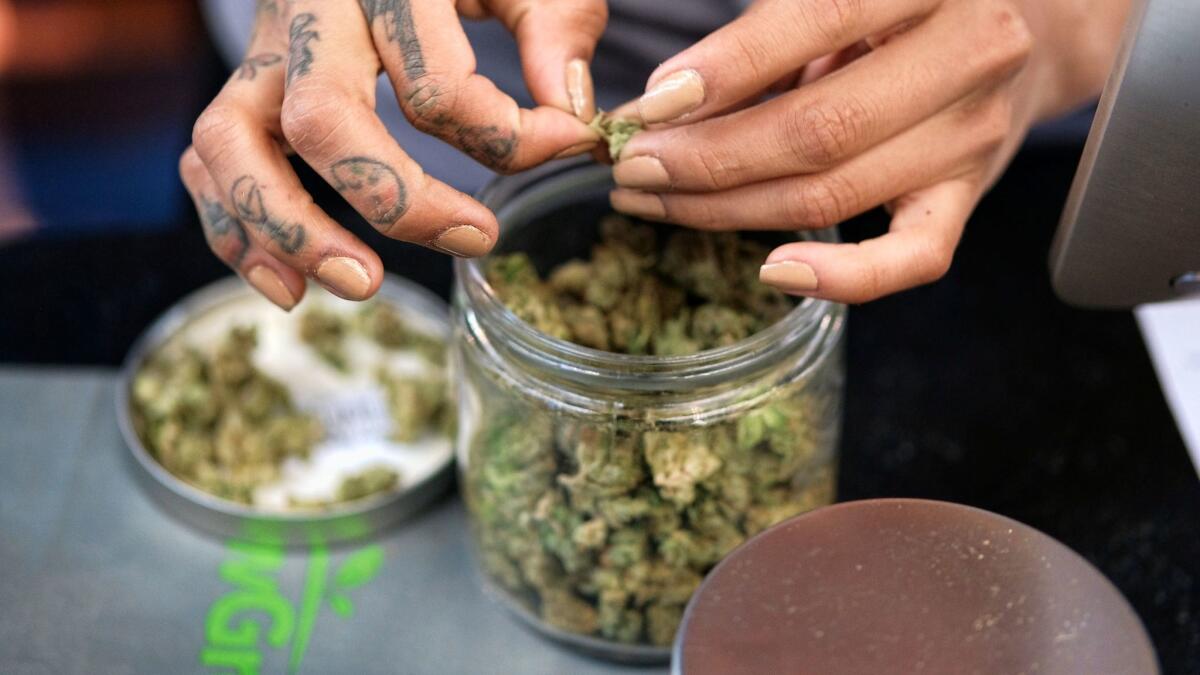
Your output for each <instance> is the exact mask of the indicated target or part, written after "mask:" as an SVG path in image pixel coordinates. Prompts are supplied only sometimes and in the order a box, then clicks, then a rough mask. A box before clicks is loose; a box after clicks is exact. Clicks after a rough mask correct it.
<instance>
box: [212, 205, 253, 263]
mask: <svg viewBox="0 0 1200 675" xmlns="http://www.w3.org/2000/svg"><path fill="white" fill-rule="evenodd" d="M200 226H201V227H203V228H204V231H205V232H206V233H207V235H208V240H209V242H210V243H212V245H213V246H217V245H218V244H219V242H220V241H221V240H222V239H224V238H225V237H227V236H230V235H232V236H233V237H234V238H236V239H237V243H236V245H235V246H236V248H234V249H233V252H232V253H230V260H229V262H230V264H232V265H233V266H234V267H238V266H240V265H241V264H242V259H244V258H245V257H246V250H247V249H249V248H250V239H249V237H247V236H246V228H244V227H242V224H241V223H239V222H238V219H237V218H235V217H234V216H233V214H232V213H230V212H228V211H226V210H225V207H224V206H221V203H220V202H217V201H213V200H211V199H208V198H207V197H200Z"/></svg>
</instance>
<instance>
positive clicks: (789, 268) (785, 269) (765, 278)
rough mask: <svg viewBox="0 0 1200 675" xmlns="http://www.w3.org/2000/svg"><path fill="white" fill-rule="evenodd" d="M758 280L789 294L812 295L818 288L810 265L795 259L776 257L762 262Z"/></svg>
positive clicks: (814, 272)
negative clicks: (773, 259)
mask: <svg viewBox="0 0 1200 675" xmlns="http://www.w3.org/2000/svg"><path fill="white" fill-rule="evenodd" d="M758 280H759V281H761V282H762V283H764V284H767V285H768V286H772V287H774V288H777V289H779V290H781V291H783V292H784V293H787V294H789V295H812V294H813V293H815V292H816V291H817V290H818V289H819V288H820V282H819V280H818V278H817V273H816V270H814V269H813V267H812V265H809V264H808V263H806V262H804V261H802V260H795V259H786V258H784V259H777V260H775V261H771V260H770V257H768V259H767V262H765V263H763V265H762V267H760V268H759V270H758Z"/></svg>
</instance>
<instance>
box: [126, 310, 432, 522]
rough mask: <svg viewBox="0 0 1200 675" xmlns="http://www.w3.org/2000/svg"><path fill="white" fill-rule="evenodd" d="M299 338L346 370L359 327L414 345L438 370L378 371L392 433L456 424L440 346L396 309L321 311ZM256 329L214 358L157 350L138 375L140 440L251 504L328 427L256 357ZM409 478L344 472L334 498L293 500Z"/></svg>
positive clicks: (193, 480) (215, 490)
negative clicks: (348, 342) (347, 346)
mask: <svg viewBox="0 0 1200 675" xmlns="http://www.w3.org/2000/svg"><path fill="white" fill-rule="evenodd" d="M299 331H300V338H301V340H303V341H304V342H305V343H306V344H308V345H309V346H310V347H311V348H312V349H313V350H314V351H316V353H317V354H318V355H319V356H320V357H321V358H322V359H324V360H325V361H326V362H328V363H329V364H330V365H331V366H333V367H335V368H337V369H339V370H345V368H346V358H345V355H344V353H343V349H344V347H343V344H342V342H343V340H344V339H345V337H346V335H347V334H349V333H350V332H351V331H358V332H359V333H361V334H362V335H364V336H366V337H368V338H369V339H371V340H373V341H374V342H376V343H377V344H379V345H380V346H381V347H384V348H385V349H389V350H413V351H416V352H417V353H419V354H421V355H422V356H424V357H425V358H426V359H428V360H429V361H430V362H431V363H432V364H433V365H434V366H436V368H433V369H431V370H432V372H433V373H434V374H432V375H426V376H421V377H418V376H408V375H400V374H396V373H392V372H389V371H388V370H387V369H386V368H385V367H382V366H381V367H380V368H379V370H378V371H377V372H376V378H377V380H378V382H379V383H380V385H381V386H382V387H383V389H384V391H385V392H386V395H387V403H388V409H389V412H390V414H391V417H392V422H393V429H394V431H393V437H394V438H395V439H396V440H399V441H408V440H413V439H414V438H416V437H417V436H419V435H421V434H423V433H425V432H426V431H429V430H430V429H431V428H432V429H433V430H436V431H443V432H444V431H445V430H447V429H448V428H449V426H450V425H451V424H452V423H453V405H452V403H451V402H450V401H449V400H448V396H447V387H446V382H445V374H444V362H445V348H444V346H443V345H442V343H441V342H440V341H439V340H437V339H435V338H432V337H430V336H428V335H426V334H424V333H422V332H419V331H417V330H414V329H413V328H411V327H410V326H409V325H408V324H407V323H406V322H405V321H404V320H403V318H402V317H401V316H400V315H399V313H398V312H397V311H396V310H395V309H394V308H392V307H391V306H389V305H386V304H384V303H382V302H374V303H372V304H370V305H368V306H366V307H365V308H363V309H362V310H361V311H360V312H359V313H358V314H356V315H354V316H352V317H351V316H345V315H341V314H337V313H333V312H329V311H325V310H322V309H320V308H314V309H312V310H309V311H308V312H307V313H306V314H304V315H303V316H302V317H301V320H300V328H299ZM256 343H257V338H256V330H255V328H253V327H252V326H237V327H234V328H233V329H231V330H230V332H229V333H228V335H226V337H225V338H224V340H223V341H222V342H221V343H220V344H219V345H218V346H217V348H216V350H215V352H214V353H213V354H212V356H211V357H210V356H208V355H206V354H204V353H202V352H201V351H200V350H198V349H195V348H192V347H188V346H183V345H173V346H172V347H170V348H167V349H163V350H161V351H160V352H158V353H156V354H155V355H154V356H153V357H152V358H151V359H150V360H149V361H148V362H147V363H146V365H145V366H143V368H142V369H141V370H140V371H139V372H138V373H137V375H136V376H135V377H134V381H133V386H132V397H133V407H134V419H135V424H136V426H137V428H138V433H139V436H140V437H141V438H142V439H143V441H144V442H145V444H146V446H147V448H148V449H149V451H150V453H151V454H152V455H153V456H154V457H155V458H156V459H157V460H158V461H159V463H160V464H162V466H163V467H164V468H166V469H167V471H169V472H171V473H172V474H173V475H175V476H176V477H178V478H180V479H182V480H184V481H186V482H187V483H190V484H191V485H194V486H195V487H197V488H199V489H201V490H203V491H205V492H208V493H209V494H212V495H215V496H217V497H222V498H224V499H229V500H232V501H235V502H240V503H244V504H251V503H253V501H254V491H255V489H256V488H258V487H260V486H263V485H266V484H268V483H271V482H274V481H276V480H278V479H279V477H280V468H281V466H282V464H283V462H284V461H285V460H286V459H288V458H289V457H295V458H300V459H305V458H307V457H308V456H309V454H310V453H311V451H312V448H313V446H314V445H315V444H316V443H317V442H318V441H320V440H321V438H322V436H323V430H322V429H321V425H320V423H319V422H318V421H317V420H316V419H314V418H313V417H312V416H310V415H306V414H304V413H301V412H299V411H298V410H297V409H296V407H295V406H294V405H293V403H292V400H291V397H290V396H289V394H288V391H287V388H286V387H285V386H284V385H283V384H281V383H280V382H278V381H276V380H274V379H272V378H271V377H269V376H267V375H266V374H264V373H262V372H261V371H259V370H258V369H257V368H256V367H255V366H254V363H253V358H252V357H253V353H254V349H255V346H256ZM400 479H401V476H400V475H399V473H398V472H397V471H395V470H394V469H392V468H391V467H387V466H372V467H368V468H366V469H364V470H362V471H360V472H358V473H355V474H352V475H348V476H346V477H344V478H343V479H342V481H341V484H340V485H339V487H338V489H337V490H336V494H335V495H334V497H333V498H332V499H328V500H319V501H314V500H304V501H301V500H297V499H293V500H292V506H293V507H298V508H323V507H329V506H332V505H334V504H339V503H343V502H347V501H351V500H355V499H361V498H363V497H366V496H369V495H373V494H377V493H380V492H386V491H390V490H393V489H395V488H396V487H397V485H398V484H399V482H400Z"/></svg>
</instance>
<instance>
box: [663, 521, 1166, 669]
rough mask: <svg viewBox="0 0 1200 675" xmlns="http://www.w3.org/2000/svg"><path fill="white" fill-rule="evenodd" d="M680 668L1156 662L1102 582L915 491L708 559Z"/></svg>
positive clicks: (1065, 553) (1126, 609)
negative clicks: (716, 560) (715, 561)
mask: <svg viewBox="0 0 1200 675" xmlns="http://www.w3.org/2000/svg"><path fill="white" fill-rule="evenodd" d="M673 668H674V671H675V672H676V673H686V674H687V675H705V674H707V673H721V674H722V675H730V674H736V673H797V674H801V673H803V674H812V675H859V674H862V675H889V674H893V673H894V674H896V675H900V674H903V675H913V674H916V673H932V674H939V675H941V674H946V675H950V674H953V675H968V674H974V673H978V674H980V675H983V674H988V675H990V674H993V673H1003V674H1006V675H1010V674H1011V675H1017V674H1019V673H1027V674H1028V675H1050V674H1053V675H1059V674H1068V673H1069V674H1072V675H1074V674H1080V675H1083V674H1088V675H1091V674H1096V673H1121V674H1122V675H1156V674H1157V673H1158V672H1159V670H1158V665H1157V661H1156V658H1155V655H1154V649H1153V647H1152V646H1151V643H1150V640H1149V638H1148V636H1147V635H1146V631H1145V629H1144V628H1143V626H1142V624H1141V622H1140V621H1139V620H1138V617H1137V615H1136V614H1135V613H1134V612H1133V610H1132V608H1130V606H1129V604H1128V603H1127V602H1126V601H1125V599H1124V598H1123V597H1122V596H1121V594H1120V593H1119V592H1118V591H1117V589H1116V588H1114V587H1113V585H1112V584H1111V583H1109V581H1108V580H1107V579H1105V578H1104V576H1102V575H1101V574H1100V573H1099V572H1098V571H1097V570H1096V569H1095V568H1094V567H1092V566H1091V565H1090V564H1088V562H1087V561H1086V560H1084V559H1083V558H1082V557H1080V556H1079V555H1077V554H1076V553H1074V552H1073V551H1071V550H1070V549H1068V548H1067V547H1066V546H1063V545H1062V544H1060V543H1058V542H1057V541H1055V540H1054V539H1051V538H1050V537H1048V536H1046V535H1044V534H1042V533H1041V532H1038V531H1037V530H1034V529H1033V528H1030V527H1028V526H1025V525H1022V524H1021V523H1018V522H1016V521H1014V520H1011V519H1009V518H1005V517H1003V516H999V515H996V514H994V513H989V512H987V511H983V510H980V509H975V508H971V507H967V506H961V505H957V504H948V503H944V502H933V501H924V500H915V499H880V500H869V501H861V502H848V503H845V504H838V505H835V506H830V507H826V508H823V509H818V510H817V511H813V512H811V513H808V514H805V515H802V516H799V517H797V518H794V519H792V520H790V521H787V522H785V523H782V524H780V525H777V526H776V527H774V528H772V529H770V530H768V531H767V532H764V533H763V534H761V535H759V536H758V537H755V538H754V539H752V540H751V541H749V542H747V543H746V544H745V545H743V546H742V547H741V548H740V549H738V550H737V551H735V552H734V553H733V554H732V555H730V556H729V557H728V558H726V559H725V560H724V561H723V562H722V563H721V564H720V565H718V566H717V568H716V569H715V570H713V571H712V572H711V573H710V574H709V576H708V578H707V579H706V580H705V582H704V584H703V585H702V586H701V587H700V589H699V591H697V593H696V595H695V596H694V597H693V599H692V601H691V603H690V604H689V605H688V609H687V612H686V613H685V615H684V620H683V625H682V626H681V628H680V631H679V635H678V637H677V639H676V643H675V652H674V665H673Z"/></svg>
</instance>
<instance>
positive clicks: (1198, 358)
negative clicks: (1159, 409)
mask: <svg viewBox="0 0 1200 675" xmlns="http://www.w3.org/2000/svg"><path fill="white" fill-rule="evenodd" d="M1134 314H1135V315H1136V316H1137V320H1138V325H1140V326H1141V328H1142V337H1143V338H1144V339H1145V340H1146V346H1147V347H1148V348H1149V350H1150V358H1151V360H1153V361H1154V369H1155V370H1156V371H1157V372H1158V382H1159V384H1160V385H1161V386H1162V390H1163V394H1164V395H1165V396H1166V399H1167V403H1168V404H1169V405H1170V406H1171V412H1173V413H1174V414H1175V423H1176V424H1177V425H1178V426H1179V432H1180V433H1181V434H1182V435H1183V442H1184V443H1185V444H1186V445H1187V447H1188V451H1189V452H1190V453H1191V455H1192V464H1194V465H1195V466H1196V469H1197V471H1198V472H1200V298H1196V299H1191V300H1177V301H1175V302H1164V303H1157V304H1153V305H1142V306H1141V307H1138V308H1137V310H1135V311H1134Z"/></svg>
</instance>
